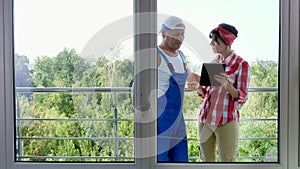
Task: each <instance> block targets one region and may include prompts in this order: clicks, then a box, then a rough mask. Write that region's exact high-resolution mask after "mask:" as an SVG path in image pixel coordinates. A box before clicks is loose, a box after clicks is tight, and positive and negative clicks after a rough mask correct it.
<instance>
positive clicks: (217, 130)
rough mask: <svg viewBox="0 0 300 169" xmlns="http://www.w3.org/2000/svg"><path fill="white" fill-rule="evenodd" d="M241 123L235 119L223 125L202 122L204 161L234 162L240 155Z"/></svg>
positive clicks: (200, 128)
mask: <svg viewBox="0 0 300 169" xmlns="http://www.w3.org/2000/svg"><path fill="white" fill-rule="evenodd" d="M239 132H240V129H239V123H238V121H236V120H234V121H231V122H229V123H227V124H224V125H222V126H213V125H209V124H203V123H200V125H199V146H200V157H201V159H202V162H216V152H217V151H216V148H218V149H217V150H218V157H219V161H220V162H234V161H235V159H236V157H237V155H238V141H239Z"/></svg>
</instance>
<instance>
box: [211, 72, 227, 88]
mask: <svg viewBox="0 0 300 169" xmlns="http://www.w3.org/2000/svg"><path fill="white" fill-rule="evenodd" d="M214 79H215V80H216V81H218V82H219V83H221V85H222V86H223V87H225V88H226V89H227V86H228V76H227V75H226V74H225V73H220V74H215V76H214Z"/></svg>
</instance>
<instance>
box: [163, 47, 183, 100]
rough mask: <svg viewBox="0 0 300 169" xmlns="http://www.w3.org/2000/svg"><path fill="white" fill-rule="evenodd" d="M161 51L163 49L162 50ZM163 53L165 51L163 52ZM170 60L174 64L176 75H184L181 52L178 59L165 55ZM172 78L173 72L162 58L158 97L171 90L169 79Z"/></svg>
mask: <svg viewBox="0 0 300 169" xmlns="http://www.w3.org/2000/svg"><path fill="white" fill-rule="evenodd" d="M160 50H161V49H160ZM161 51H162V52H163V53H164V51H163V50H161ZM164 54H165V55H166V57H167V59H168V60H169V62H170V63H172V65H173V67H174V70H175V72H176V73H184V72H185V70H184V66H183V62H182V59H181V57H180V56H179V52H178V51H177V56H176V57H171V56H168V55H167V54H166V53H164ZM170 76H171V71H170V69H169V67H168V65H167V63H166V61H165V60H164V58H163V57H162V56H161V63H160V65H159V66H158V97H160V96H162V95H164V94H165V93H166V91H167V90H168V88H169V79H170Z"/></svg>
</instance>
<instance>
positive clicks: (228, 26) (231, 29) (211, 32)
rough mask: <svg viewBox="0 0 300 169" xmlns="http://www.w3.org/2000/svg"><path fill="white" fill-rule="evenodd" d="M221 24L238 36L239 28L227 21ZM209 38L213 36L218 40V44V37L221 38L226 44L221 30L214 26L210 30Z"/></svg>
mask: <svg viewBox="0 0 300 169" xmlns="http://www.w3.org/2000/svg"><path fill="white" fill-rule="evenodd" d="M219 26H220V27H221V28H223V29H226V30H228V31H229V32H231V33H232V34H234V35H235V36H236V37H237V36H238V30H237V29H236V28H235V27H234V26H232V25H228V24H226V23H221V24H220V25H219ZM209 38H213V40H214V41H216V42H217V43H218V44H220V43H219V41H218V39H219V38H220V39H221V40H222V42H223V43H224V44H226V43H225V41H224V40H223V38H222V37H221V35H220V33H219V31H218V30H217V29H216V28H214V29H213V30H211V31H210V33H209ZM226 45H227V44H226Z"/></svg>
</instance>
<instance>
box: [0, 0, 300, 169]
mask: <svg viewBox="0 0 300 169" xmlns="http://www.w3.org/2000/svg"><path fill="white" fill-rule="evenodd" d="M134 5H135V7H134V10H135V13H141V12H156V0H134ZM280 8H281V11H280V31H281V36H280V44H279V45H280V51H279V54H280V56H279V60H280V62H279V63H280V64H279V67H280V69H279V74H280V76H279V77H280V81H279V86H278V88H279V90H278V91H279V95H280V100H279V110H280V116H279V119H280V126H279V133H280V136H279V137H280V139H279V140H280V152H279V163H247V164H245V163H233V164H222V163H215V164H204V163H190V164H188V167H189V168H191V169H193V168H195V169H196V168H197V169H198V168H201V167H202V168H209V169H217V168H220V167H221V166H222V168H224V169H227V168H228V169H229V168H230V169H232V168H241V167H242V168H247V169H252V168H253V169H254V168H255V169H297V168H300V167H299V163H300V162H299V160H298V159H299V151H300V150H299V148H300V147H299V106H298V105H299V73H300V72H299V45H300V44H299V11H300V7H299V1H298V0H281V5H280ZM12 11H13V0H0V18H1V19H0V27H1V29H0V49H1V50H0V79H1V80H0V136H1V137H0V142H1V144H0V168H3V169H21V168H22V169H27V168H28V169H35V168H39V169H53V168H58V167H63V168H65V169H76V168H78V169H79V168H88V169H92V168H98V169H101V168H105V169H114V168H120V166H122V167H123V168H125V169H126V168H128V169H130V168H155V169H168V168H172V169H176V168H182V167H183V166H184V167H186V166H187V164H169V163H164V164H162V163H156V160H155V159H156V158H153V157H148V158H136V162H135V163H134V164H126V163H97V164H95V163H31V162H15V161H14V123H13V121H14V115H13V114H12V113H9V112H14V95H13V91H14V80H13V79H14V78H13V77H14V74H13V65H14V60H13V51H14V47H13V12H12ZM135 22H136V23H137V24H136V25H135V29H136V30H135V31H138V30H140V29H145V28H143V27H142V24H141V23H142V19H141V18H139V17H136V18H135ZM147 22H148V23H150V24H151V25H153V27H152V29H154V30H155V29H156V24H157V23H156V17H155V15H154V16H152V17H149V18H148V20H147ZM139 24H140V25H139ZM148 37H150V38H149V39H150V40H149V39H148V40H146V41H145V39H144V38H146V37H144V38H143V37H141V39H139V40H138V36H136V37H135V38H136V44H135V50H137V49H140V48H141V47H147V46H148V47H151V44H152V45H153V43H152V42H154V44H156V37H155V35H154V34H152V35H150V36H148ZM140 42H142V43H140ZM139 45H142V46H139ZM151 56H153V53H152V52H149V53H148V55H147V59H149V60H144V59H140V60H139V61H140V62H141V63H143V64H142V65H144V66H148V67H151V66H153V64H154V63H155V61H156V60H155V57H151ZM135 66H141V65H140V64H139V65H135ZM140 68H142V67H140ZM135 71H136V70H135ZM147 78H148V79H149V80H150V79H151V78H152V77H151V76H150V75H149V77H147ZM148 87H149V88H151V87H153V84H152V86H151V85H150V86H148ZM152 101H153V102H154V103H153V104H154V105H155V100H152ZM136 126H137V131H136V132H137V136H142V137H143V138H144V137H147V136H150V135H151V131H155V130H153V129H155V127H156V126H155V123H149V124H148V125H146V126H143V125H141V124H137V125H136ZM153 148H155V145H154V143H152V142H136V148H135V149H136V153H142V152H143V151H148V150H152V149H153Z"/></svg>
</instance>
